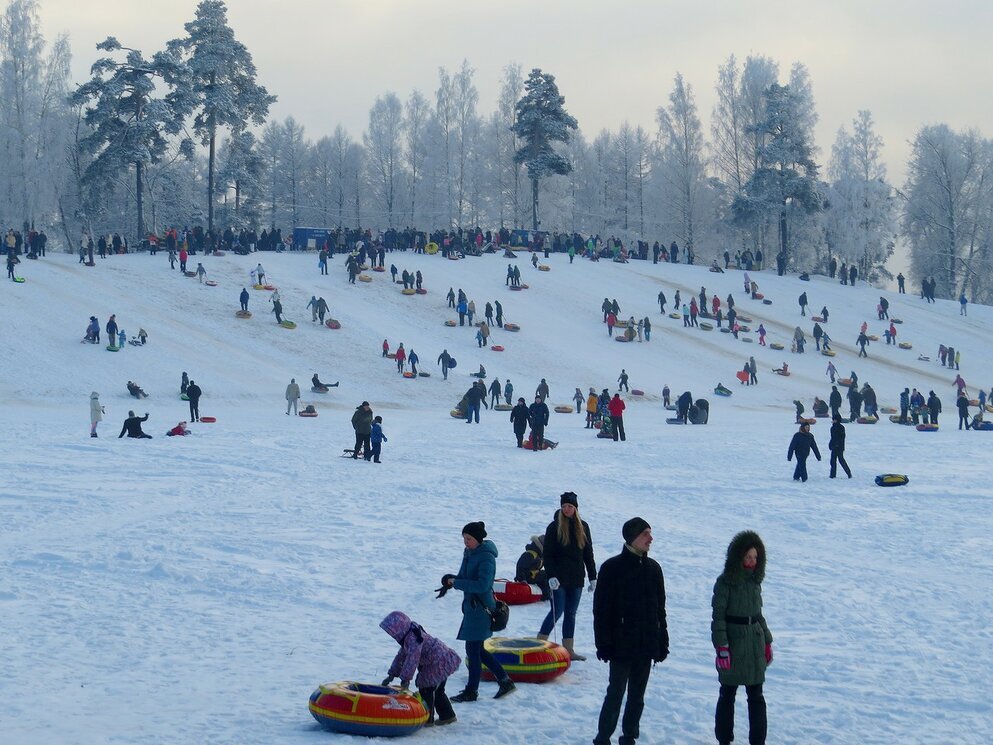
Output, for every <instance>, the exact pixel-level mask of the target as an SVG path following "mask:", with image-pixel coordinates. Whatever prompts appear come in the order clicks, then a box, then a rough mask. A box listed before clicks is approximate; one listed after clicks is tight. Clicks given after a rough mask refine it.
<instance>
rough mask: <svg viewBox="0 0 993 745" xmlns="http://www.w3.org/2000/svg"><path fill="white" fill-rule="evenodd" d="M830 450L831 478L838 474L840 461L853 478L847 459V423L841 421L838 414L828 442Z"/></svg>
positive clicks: (849, 476)
mask: <svg viewBox="0 0 993 745" xmlns="http://www.w3.org/2000/svg"><path fill="white" fill-rule="evenodd" d="M828 450H830V451H831V478H835V477H836V476H837V475H838V464H839V463H841V467H842V468H844V469H845V473H847V474H848V478H851V477H852V469H851V468H849V467H848V463H847V462H846V461H845V425H844V424H842V423H841V417H840V416H836V417H835V418H834V424H832V425H831V439H830V441H829V442H828Z"/></svg>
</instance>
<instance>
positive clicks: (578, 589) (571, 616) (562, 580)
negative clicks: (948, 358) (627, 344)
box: [538, 491, 596, 662]
mask: <svg viewBox="0 0 993 745" xmlns="http://www.w3.org/2000/svg"><path fill="white" fill-rule="evenodd" d="M543 545H544V547H545V555H544V559H545V570H546V572H547V573H548V586H549V587H550V588H551V590H552V593H553V594H552V607H551V610H549V611H548V615H547V616H545V620H544V621H542V622H541V629H540V630H539V632H538V638H539V639H548V635H549V634H550V633H552V628H553V627H554V626H555V623H556V622H557V621H558V620H559V618H560V617H561V616H562V614H563V613H564V614H565V619H564V620H563V621H562V646H563V647H565V648H566V649H567V650H569V656H570V657H571V658H572V659H573V660H578V661H580V662H583V661H585V660H586V658H585V657H584V656H583V655H581V654H578V653H577V652H576V651H575V649H574V647H573V639H574V637H575V632H576V610H577V609H578V608H579V601H580V600H581V599H582V597H583V585H584V584H586V582H585V580H586V577H587V576H589V579H590V587H589V589H590V592H593V591H595V590H596V560H595V559H594V558H593V534H592V533H590V526H589V525H588V524H587V523H586V521H585V520H583V519H582V518H581V517H580V516H579V499H578V497H577V496H576V493H575V492H571V491H567V492H565V493H564V494H562V495H561V496H560V497H559V509H557V510H556V511H555V515H554V516H553V517H552V521H551V522H550V523H549V524H548V527H547V528H545V541H544V544H543Z"/></svg>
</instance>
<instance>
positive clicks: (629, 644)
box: [593, 517, 669, 745]
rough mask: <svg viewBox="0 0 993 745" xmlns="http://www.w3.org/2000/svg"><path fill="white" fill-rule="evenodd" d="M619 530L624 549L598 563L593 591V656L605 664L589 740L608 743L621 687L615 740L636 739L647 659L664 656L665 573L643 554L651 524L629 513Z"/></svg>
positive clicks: (598, 744)
mask: <svg viewBox="0 0 993 745" xmlns="http://www.w3.org/2000/svg"><path fill="white" fill-rule="evenodd" d="M621 534H622V535H623V536H624V548H622V549H621V553H620V554H618V555H617V556H612V557H611V558H609V559H607V560H606V561H605V562H604V563H603V566H601V567H600V575H599V578H598V580H597V586H596V590H595V592H594V594H593V633H594V636H595V639H596V656H597V659H598V660H602V661H603V662H606V663H608V664H609V665H610V674H609V682H608V683H607V693H606V695H605V696H604V699H603V706H602V707H601V708H600V718H599V721H598V724H597V734H596V737H594V738H593V743H594V745H610V738H611V736H612V735H613V734H614V730H615V729H616V728H617V719H618V717H619V716H620V713H621V702H622V700H623V699H624V693H625V690H626V691H627V704H626V705H625V707H624V717H623V719H622V720H621V733H622V734H621V740H620V742H622V743H627V744H628V745H632V744H633V743H634V741H635V740H637V739H638V735H639V734H640V722H641V713H642V711H643V710H644V708H645V689H646V688H647V686H648V676H649V675H650V674H651V672H652V663H653V662H663V661H664V660H665V659H666V657H668V656H669V628H668V624H667V622H666V613H665V578H664V577H663V574H662V567H661V566H660V565H659V563H658V562H657V561H655V560H654V559H651V558H649V557H648V551H649V549H650V548H651V545H652V526H651V525H649V524H648V522H647V521H645V520H644V519H643V518H640V517H634V518H631V519H630V520H628V521H627V522H626V523H624V526H623V528H622V529H621Z"/></svg>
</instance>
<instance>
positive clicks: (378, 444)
mask: <svg viewBox="0 0 993 745" xmlns="http://www.w3.org/2000/svg"><path fill="white" fill-rule="evenodd" d="M369 442H371V443H372V462H373V463H379V462H380V460H379V454H380V453H381V452H382V451H383V443H384V442H389V439H388V438H387V437H386V435H384V434H383V417H381V416H377V417H376V418H375V419H373V420H372V433H371V434H370V435H369Z"/></svg>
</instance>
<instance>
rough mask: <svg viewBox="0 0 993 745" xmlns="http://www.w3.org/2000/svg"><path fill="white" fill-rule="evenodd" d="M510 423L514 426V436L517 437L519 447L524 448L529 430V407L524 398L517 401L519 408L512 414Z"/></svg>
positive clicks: (514, 409) (512, 411)
mask: <svg viewBox="0 0 993 745" xmlns="http://www.w3.org/2000/svg"><path fill="white" fill-rule="evenodd" d="M510 421H511V423H512V424H513V425H514V436H515V437H517V447H519V448H522V447H524V433H525V432H527V429H528V421H529V419H528V405H527V403H526V402H525V401H524V399H523V398H519V399H517V406H515V407H514V408H513V409H512V410H511V412H510Z"/></svg>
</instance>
